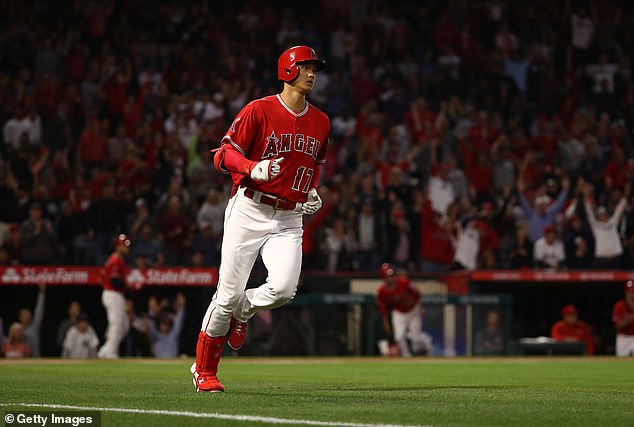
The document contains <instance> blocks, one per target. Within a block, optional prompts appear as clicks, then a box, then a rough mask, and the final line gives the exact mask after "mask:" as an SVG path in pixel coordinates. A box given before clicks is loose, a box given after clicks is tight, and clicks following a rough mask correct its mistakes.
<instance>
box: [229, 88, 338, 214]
mask: <svg viewBox="0 0 634 427" xmlns="http://www.w3.org/2000/svg"><path fill="white" fill-rule="evenodd" d="M329 133H330V120H329V119H328V116H326V114H324V113H322V112H321V111H319V110H318V109H317V108H315V107H313V106H312V105H311V104H309V103H308V102H307V103H306V108H305V109H304V110H303V111H301V112H299V113H296V112H294V111H293V110H291V109H290V108H289V107H288V106H287V105H286V104H284V101H282V98H281V97H280V95H271V96H267V97H264V98H261V99H257V100H255V101H251V102H250V103H249V104H247V105H246V106H245V107H244V108H243V109H242V111H240V113H238V115H237V116H236V118H235V120H234V121H233V124H232V125H231V127H230V128H229V130H228V131H227V133H226V134H225V136H224V138H223V139H222V140H223V143H229V144H231V145H232V146H233V147H234V148H235V149H236V150H238V151H239V152H240V153H241V154H242V155H243V156H244V157H246V158H247V159H249V160H251V161H260V160H266V159H270V160H273V159H275V158H280V157H284V161H283V162H282V163H281V164H280V166H281V171H280V174H279V175H278V176H276V177H275V178H273V179H271V180H269V181H254V180H252V179H251V177H250V176H248V175H242V174H239V173H232V174H231V176H232V179H233V182H234V184H235V185H236V186H238V185H241V186H245V187H248V188H250V189H252V190H256V191H261V192H263V193H266V194H270V195H272V196H275V197H279V198H281V199H285V200H290V201H291V202H305V201H306V197H307V193H308V190H310V188H311V183H312V179H313V176H314V174H315V168H317V167H319V165H321V164H324V163H326V154H327V151H328V135H329Z"/></svg>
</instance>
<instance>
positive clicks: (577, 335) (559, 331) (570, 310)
mask: <svg viewBox="0 0 634 427" xmlns="http://www.w3.org/2000/svg"><path fill="white" fill-rule="evenodd" d="M561 313H562V315H563V320H560V321H558V322H557V323H555V324H554V325H553V328H552V331H551V333H550V336H551V337H552V338H553V339H554V340H557V341H562V342H585V343H586V349H587V350H586V351H587V354H589V355H593V354H594V341H593V340H592V334H591V333H590V328H589V327H588V325H587V324H586V323H585V322H584V321H583V320H579V317H578V315H577V308H576V307H575V306H574V305H572V304H570V305H567V306H565V307H564V308H563V309H562V310H561Z"/></svg>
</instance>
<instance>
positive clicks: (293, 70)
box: [284, 63, 299, 83]
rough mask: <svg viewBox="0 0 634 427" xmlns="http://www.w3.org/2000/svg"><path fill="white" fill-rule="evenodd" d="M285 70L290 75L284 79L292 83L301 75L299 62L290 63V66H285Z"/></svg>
mask: <svg viewBox="0 0 634 427" xmlns="http://www.w3.org/2000/svg"><path fill="white" fill-rule="evenodd" d="M284 72H285V73H286V74H287V75H288V77H287V78H286V79H285V80H284V81H285V82H286V83H290V82H292V81H293V80H295V79H296V78H297V77H299V67H298V66H297V64H295V63H293V64H290V65H289V66H288V67H284Z"/></svg>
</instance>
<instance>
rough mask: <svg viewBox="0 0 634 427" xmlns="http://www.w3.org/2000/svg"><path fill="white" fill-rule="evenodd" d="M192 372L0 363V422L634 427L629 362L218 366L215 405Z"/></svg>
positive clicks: (633, 370) (151, 364)
mask: <svg viewBox="0 0 634 427" xmlns="http://www.w3.org/2000/svg"><path fill="white" fill-rule="evenodd" d="M191 363H192V361H191V360H189V359H187V360H185V359H183V360H176V361H164V362H162V361H158V360H118V361H86V362H84V361H77V362H75V361H59V360H39V361H38V360H30V361H22V362H11V361H8V360H5V361H2V362H0V412H2V411H13V410H47V409H49V410H50V409H53V408H55V409H59V410H62V409H73V410H74V409H79V408H91V409H97V410H100V411H101V420H102V425H103V426H181V425H182V426H250V425H255V426H272V425H280V424H285V425H317V426H347V427H362V426H379V425H395V426H405V425H408V426H609V427H617V426H634V360H617V359H614V358H595V359H582V358H578V359H576V358H575V359H561V358H523V359H506V358H501V359H463V358H457V359H411V360H404V359H389V360H387V359H378V358H368V359H352V358H351V359H346V358H340V359H330V358H327V359H326V358H325V359H301V358H300V359H283V358H279V359H278V358H269V359H260V358H253V359H252V358H235V359H232V358H228V359H226V360H223V361H222V362H221V375H220V378H221V380H222V381H223V384H224V385H225V388H226V392H225V393H215V394H208V393H198V394H197V393H195V392H194V391H193V385H192V383H191V378H190V375H189V365H190V364H191ZM267 417H268V418H267ZM6 425H9V424H6ZM12 425H16V424H12Z"/></svg>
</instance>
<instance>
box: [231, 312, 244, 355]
mask: <svg viewBox="0 0 634 427" xmlns="http://www.w3.org/2000/svg"><path fill="white" fill-rule="evenodd" d="M246 334H247V322H240V321H239V320H236V318H235V317H233V316H231V323H230V324H229V332H228V333H227V342H228V343H229V347H231V348H232V349H234V350H240V348H242V343H243V342H244V337H245V335H246Z"/></svg>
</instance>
